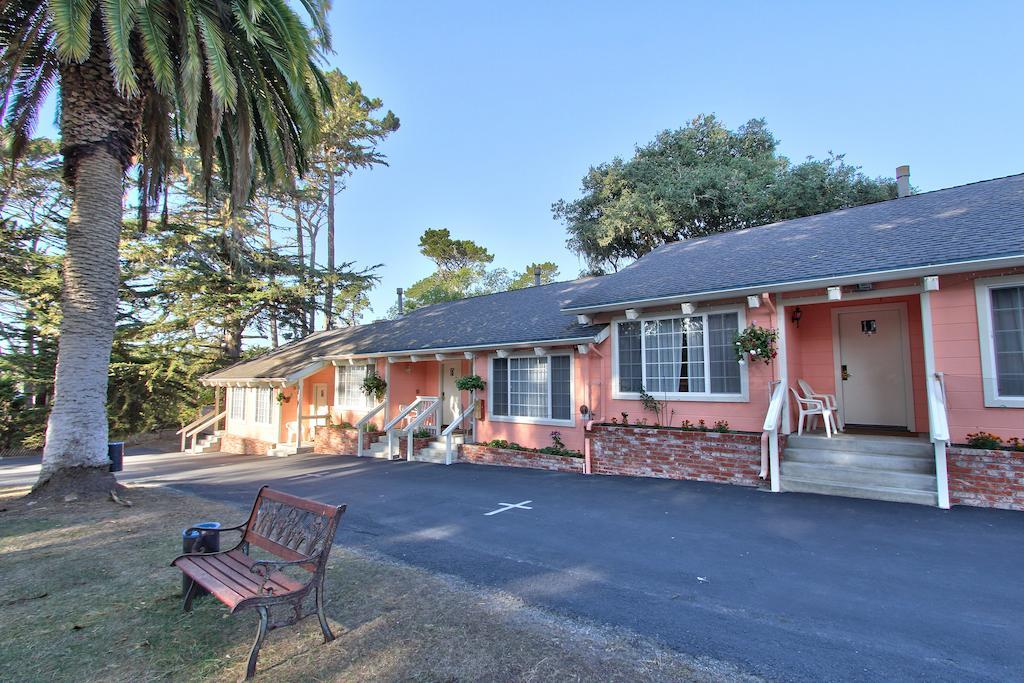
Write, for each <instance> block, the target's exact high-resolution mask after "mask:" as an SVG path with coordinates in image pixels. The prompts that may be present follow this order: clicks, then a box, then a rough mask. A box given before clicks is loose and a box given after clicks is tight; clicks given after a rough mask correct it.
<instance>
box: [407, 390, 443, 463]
mask: <svg viewBox="0 0 1024 683" xmlns="http://www.w3.org/2000/svg"><path fill="white" fill-rule="evenodd" d="M440 409H441V401H440V400H439V399H436V400H435V401H434V402H433V403H431V404H430V406H428V407H427V409H426V410H424V411H422V412H421V413H420V414H419V415H417V416H416V419H415V420H413V421H412V422H410V423H409V424H408V426H406V428H405V430H404V431H405V436H406V441H407V443H408V446H407V450H406V460H412V455H413V453H412V446H413V439H414V434H415V433H416V428H417V427H419V426H420V425H421V424H423V423H424V422H426V421H427V419H428V418H430V417H431V416H436V417H437V423H438V426H440V423H441V415H440ZM437 431H438V430H437V429H436V428H435V429H434V434H437Z"/></svg>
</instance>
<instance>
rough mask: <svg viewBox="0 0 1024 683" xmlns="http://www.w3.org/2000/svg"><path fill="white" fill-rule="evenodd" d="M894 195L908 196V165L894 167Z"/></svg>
mask: <svg viewBox="0 0 1024 683" xmlns="http://www.w3.org/2000/svg"><path fill="white" fill-rule="evenodd" d="M896 196H897V197H909V196H910V167H909V166H905V165H904V166H897V167H896Z"/></svg>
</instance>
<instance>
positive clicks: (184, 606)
mask: <svg viewBox="0 0 1024 683" xmlns="http://www.w3.org/2000/svg"><path fill="white" fill-rule="evenodd" d="M198 592H199V584H198V583H196V582H195V581H189V583H188V590H187V591H185V597H184V599H182V601H181V611H182V612H191V611H192V600H194V599H195V597H196V593H198Z"/></svg>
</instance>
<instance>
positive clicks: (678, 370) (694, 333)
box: [615, 311, 744, 400]
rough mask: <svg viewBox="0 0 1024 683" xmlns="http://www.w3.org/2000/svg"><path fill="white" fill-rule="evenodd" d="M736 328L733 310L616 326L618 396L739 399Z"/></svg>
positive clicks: (740, 378) (740, 375)
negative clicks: (644, 395)
mask: <svg viewBox="0 0 1024 683" xmlns="http://www.w3.org/2000/svg"><path fill="white" fill-rule="evenodd" d="M739 327H740V313H739V312H738V311H727V312H721V313H703V314H699V315H690V316H666V317H662V318H653V319H650V320H640V321H631V322H618V323H616V325H615V328H616V329H615V335H616V337H615V363H616V366H615V367H616V370H617V378H616V384H615V388H616V389H617V393H619V394H634V395H639V394H640V392H641V391H647V392H648V393H651V394H654V395H656V396H667V397H670V398H698V397H708V398H710V399H711V400H715V399H716V398H719V397H730V398H731V399H732V400H736V399H741V398H742V396H743V393H744V387H743V380H744V375H743V373H742V368H741V367H740V364H739V359H738V358H737V357H736V349H735V342H736V335H737V333H738V331H739Z"/></svg>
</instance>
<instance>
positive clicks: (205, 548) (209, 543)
mask: <svg viewBox="0 0 1024 683" xmlns="http://www.w3.org/2000/svg"><path fill="white" fill-rule="evenodd" d="M194 526H195V527H198V528H199V529H203V531H198V530H196V529H183V530H182V532H181V552H183V553H218V552H220V531H219V529H220V522H200V523H199V524H195V525H194ZM191 582H192V579H190V578H188V577H187V576H185V575H184V574H182V575H181V594H182V595H184V594H185V592H186V591H188V585H189V584H190V583H191ZM207 593H209V591H207V590H206V589H205V588H199V590H198V591H197V592H196V595H197V596H198V595H206V594H207Z"/></svg>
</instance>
